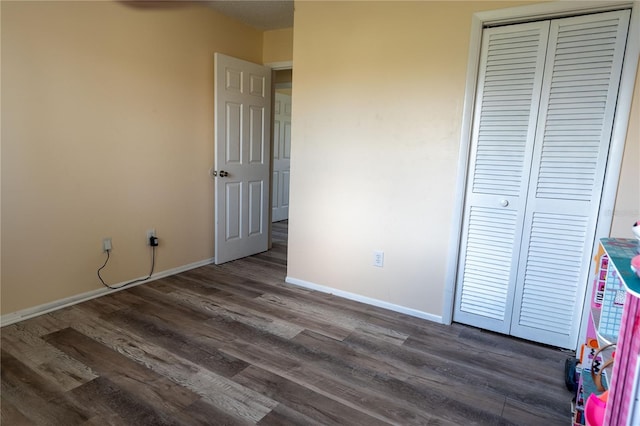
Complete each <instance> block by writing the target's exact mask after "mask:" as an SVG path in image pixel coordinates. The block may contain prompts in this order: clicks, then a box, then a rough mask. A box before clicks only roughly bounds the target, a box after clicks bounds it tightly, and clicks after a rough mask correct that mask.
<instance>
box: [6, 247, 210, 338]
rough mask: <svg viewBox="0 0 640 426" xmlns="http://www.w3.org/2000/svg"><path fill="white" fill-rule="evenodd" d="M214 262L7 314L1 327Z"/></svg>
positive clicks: (207, 260)
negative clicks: (121, 286)
mask: <svg viewBox="0 0 640 426" xmlns="http://www.w3.org/2000/svg"><path fill="white" fill-rule="evenodd" d="M214 262H215V258H210V259H205V260H201V261H199V262H194V263H189V264H187V265H183V266H178V267H177V268H172V269H167V270H166V271H162V272H158V273H155V274H153V275H151V277H150V278H149V279H148V280H145V281H141V282H139V283H136V284H131V285H129V286H126V287H123V288H119V289H108V288H106V287H105V288H100V289H97V290H92V291H88V292H86V293H81V294H76V295H75V296H71V297H66V298H64V299H59V300H56V301H55V302H50V303H45V304H44V305H39V306H34V307H32V308H27V309H23V310H20V311H17V312H12V313H9V314H5V315H2V316H0V327H4V326H5V325H11V324H14V323H16V322H19V321H23V320H26V319H29V318H33V317H37V316H39V315H43V314H47V313H49V312H53V311H56V310H58V309H62V308H66V307H67V306H71V305H75V304H78V303H81V302H86V301H87V300H91V299H95V298H96V297H100V296H104V295H106V294H111V293H115V292H116V291H120V290H124V289H127V288H132V287H135V286H138V285H140V284H145V283H148V282H151V281H155V280H158V279H160V278H164V277H168V276H170V275H175V274H179V273H180V272H185V271H188V270H190V269H195V268H199V267H201V266H205V265H209V264H211V263H214ZM141 278H144V277H141ZM125 282H129V281H125ZM125 282H122V283H119V284H113V287H117V286H119V285H122V284H124V283H125Z"/></svg>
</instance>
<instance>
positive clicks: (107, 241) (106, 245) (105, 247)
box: [102, 238, 111, 252]
mask: <svg viewBox="0 0 640 426" xmlns="http://www.w3.org/2000/svg"><path fill="white" fill-rule="evenodd" d="M109 250H111V238H103V239H102V251H103V252H107V251H109Z"/></svg>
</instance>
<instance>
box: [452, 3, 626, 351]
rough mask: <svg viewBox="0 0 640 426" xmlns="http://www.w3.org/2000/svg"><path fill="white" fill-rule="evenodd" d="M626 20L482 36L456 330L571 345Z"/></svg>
mask: <svg viewBox="0 0 640 426" xmlns="http://www.w3.org/2000/svg"><path fill="white" fill-rule="evenodd" d="M628 22H629V11H628V10H627V11H617V12H609V13H601V14H594V15H586V16H582V17H573V18H563V19H556V20H552V21H542V22H537V23H533V24H519V25H512V26H507V27H501V28H491V29H486V30H485V31H484V34H483V48H482V49H483V50H482V62H481V70H480V73H479V89H478V96H477V103H476V114H475V122H474V129H473V140H472V161H471V164H472V166H471V170H470V172H469V180H468V185H467V188H468V191H467V195H466V203H465V220H464V230H463V242H462V247H461V257H460V260H459V272H458V283H457V290H456V306H455V309H454V319H455V320H456V321H459V322H463V323H466V324H471V325H476V326H480V327H483V328H486V329H490V330H494V331H498V332H502V333H508V334H512V335H515V336H518V337H523V338H526V339H530V340H534V341H538V342H541V343H547V344H551V345H556V346H561V347H566V348H573V347H575V342H576V339H577V335H578V328H579V323H580V321H579V319H580V314H581V311H582V300H584V299H583V297H584V292H585V288H586V281H587V276H588V267H585V266H584V265H589V264H590V256H591V248H592V247H593V243H594V238H595V221H596V218H597V214H598V208H599V204H600V197H601V194H602V185H603V180H604V174H605V165H606V159H607V155H608V149H609V142H610V137H611V129H612V123H613V114H614V111H615V106H616V100H617V93H618V86H619V81H620V73H621V68H622V60H623V56H624V48H625V42H626V33H627V27H628ZM547 34H548V36H547Z"/></svg>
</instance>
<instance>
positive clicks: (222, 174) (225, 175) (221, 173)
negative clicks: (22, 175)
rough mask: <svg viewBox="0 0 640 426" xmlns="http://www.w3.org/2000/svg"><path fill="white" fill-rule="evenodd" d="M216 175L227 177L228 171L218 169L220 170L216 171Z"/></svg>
mask: <svg viewBox="0 0 640 426" xmlns="http://www.w3.org/2000/svg"><path fill="white" fill-rule="evenodd" d="M218 176H220V177H227V176H229V173H228V172H225V171H224V170H220V172H219V173H218Z"/></svg>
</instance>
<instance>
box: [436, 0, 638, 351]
mask: <svg viewBox="0 0 640 426" xmlns="http://www.w3.org/2000/svg"><path fill="white" fill-rule="evenodd" d="M621 8H630V9H631V10H632V12H631V21H630V23H629V33H628V42H627V47H626V51H625V60H624V64H623V68H622V75H621V79H620V88H619V96H618V102H617V108H616V113H615V117H614V123H613V132H612V136H611V145H610V150H609V157H608V160H607V165H606V169H607V172H606V176H605V181H604V185H603V195H602V199H601V202H600V210H599V214H598V217H597V219H596V234H595V241H594V243H593V247H592V251H594V250H595V249H596V246H597V243H598V240H599V239H600V238H604V237H608V236H609V231H610V229H611V222H612V219H613V211H614V207H615V200H616V192H617V187H618V180H619V177H620V168H621V164H622V156H623V153H624V145H625V138H626V134H627V127H628V123H629V115H630V111H631V102H632V98H633V87H634V83H635V78H636V71H637V66H638V58H639V57H640V2H638V1H635V2H632V1H620V2H592V1H586V2H558V3H555V2H553V3H543V4H536V5H529V6H518V7H513V8H508V9H500V10H494V11H486V12H478V13H475V14H474V15H473V17H472V22H471V34H470V42H469V58H468V61H467V64H468V66H467V76H466V89H465V97H464V104H463V116H462V129H461V135H460V154H459V158H458V168H457V170H458V172H457V185H456V192H455V208H454V217H453V221H452V230H451V236H450V241H449V250H448V263H447V281H446V286H445V294H444V303H443V314H442V321H443V323H445V324H451V322H452V319H453V310H454V303H455V294H456V282H457V272H458V260H459V255H460V242H461V237H462V224H463V219H464V217H463V213H464V201H465V193H466V184H467V175H468V172H469V154H470V152H471V137H472V126H473V115H474V110H473V108H474V105H475V95H476V88H477V83H478V79H477V77H478V66H479V62H480V48H481V44H482V30H483V28H485V27H487V26H494V25H506V24H516V23H522V22H529V21H532V20H540V19H551V18H559V17H567V16H572V15H579V14H585V13H595V12H605V11H611V10H618V9H621ZM592 282H593V271H590V272H589V277H588V278H587V283H586V289H585V293H584V294H585V295H588V294H590V289H591V287H592V284H591V283H592ZM584 300H585V297H583V298H582V301H581V302H582V304H583V306H582V312H583V315H582V321H581V324H580V333H579V336H578V338H577V340H576V343H575V344H576V349H577V342H580V341H582V340H584V332H585V327H584V322H585V319H587V318H588V315H587V310H588V305H589V304H586V303H584Z"/></svg>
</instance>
